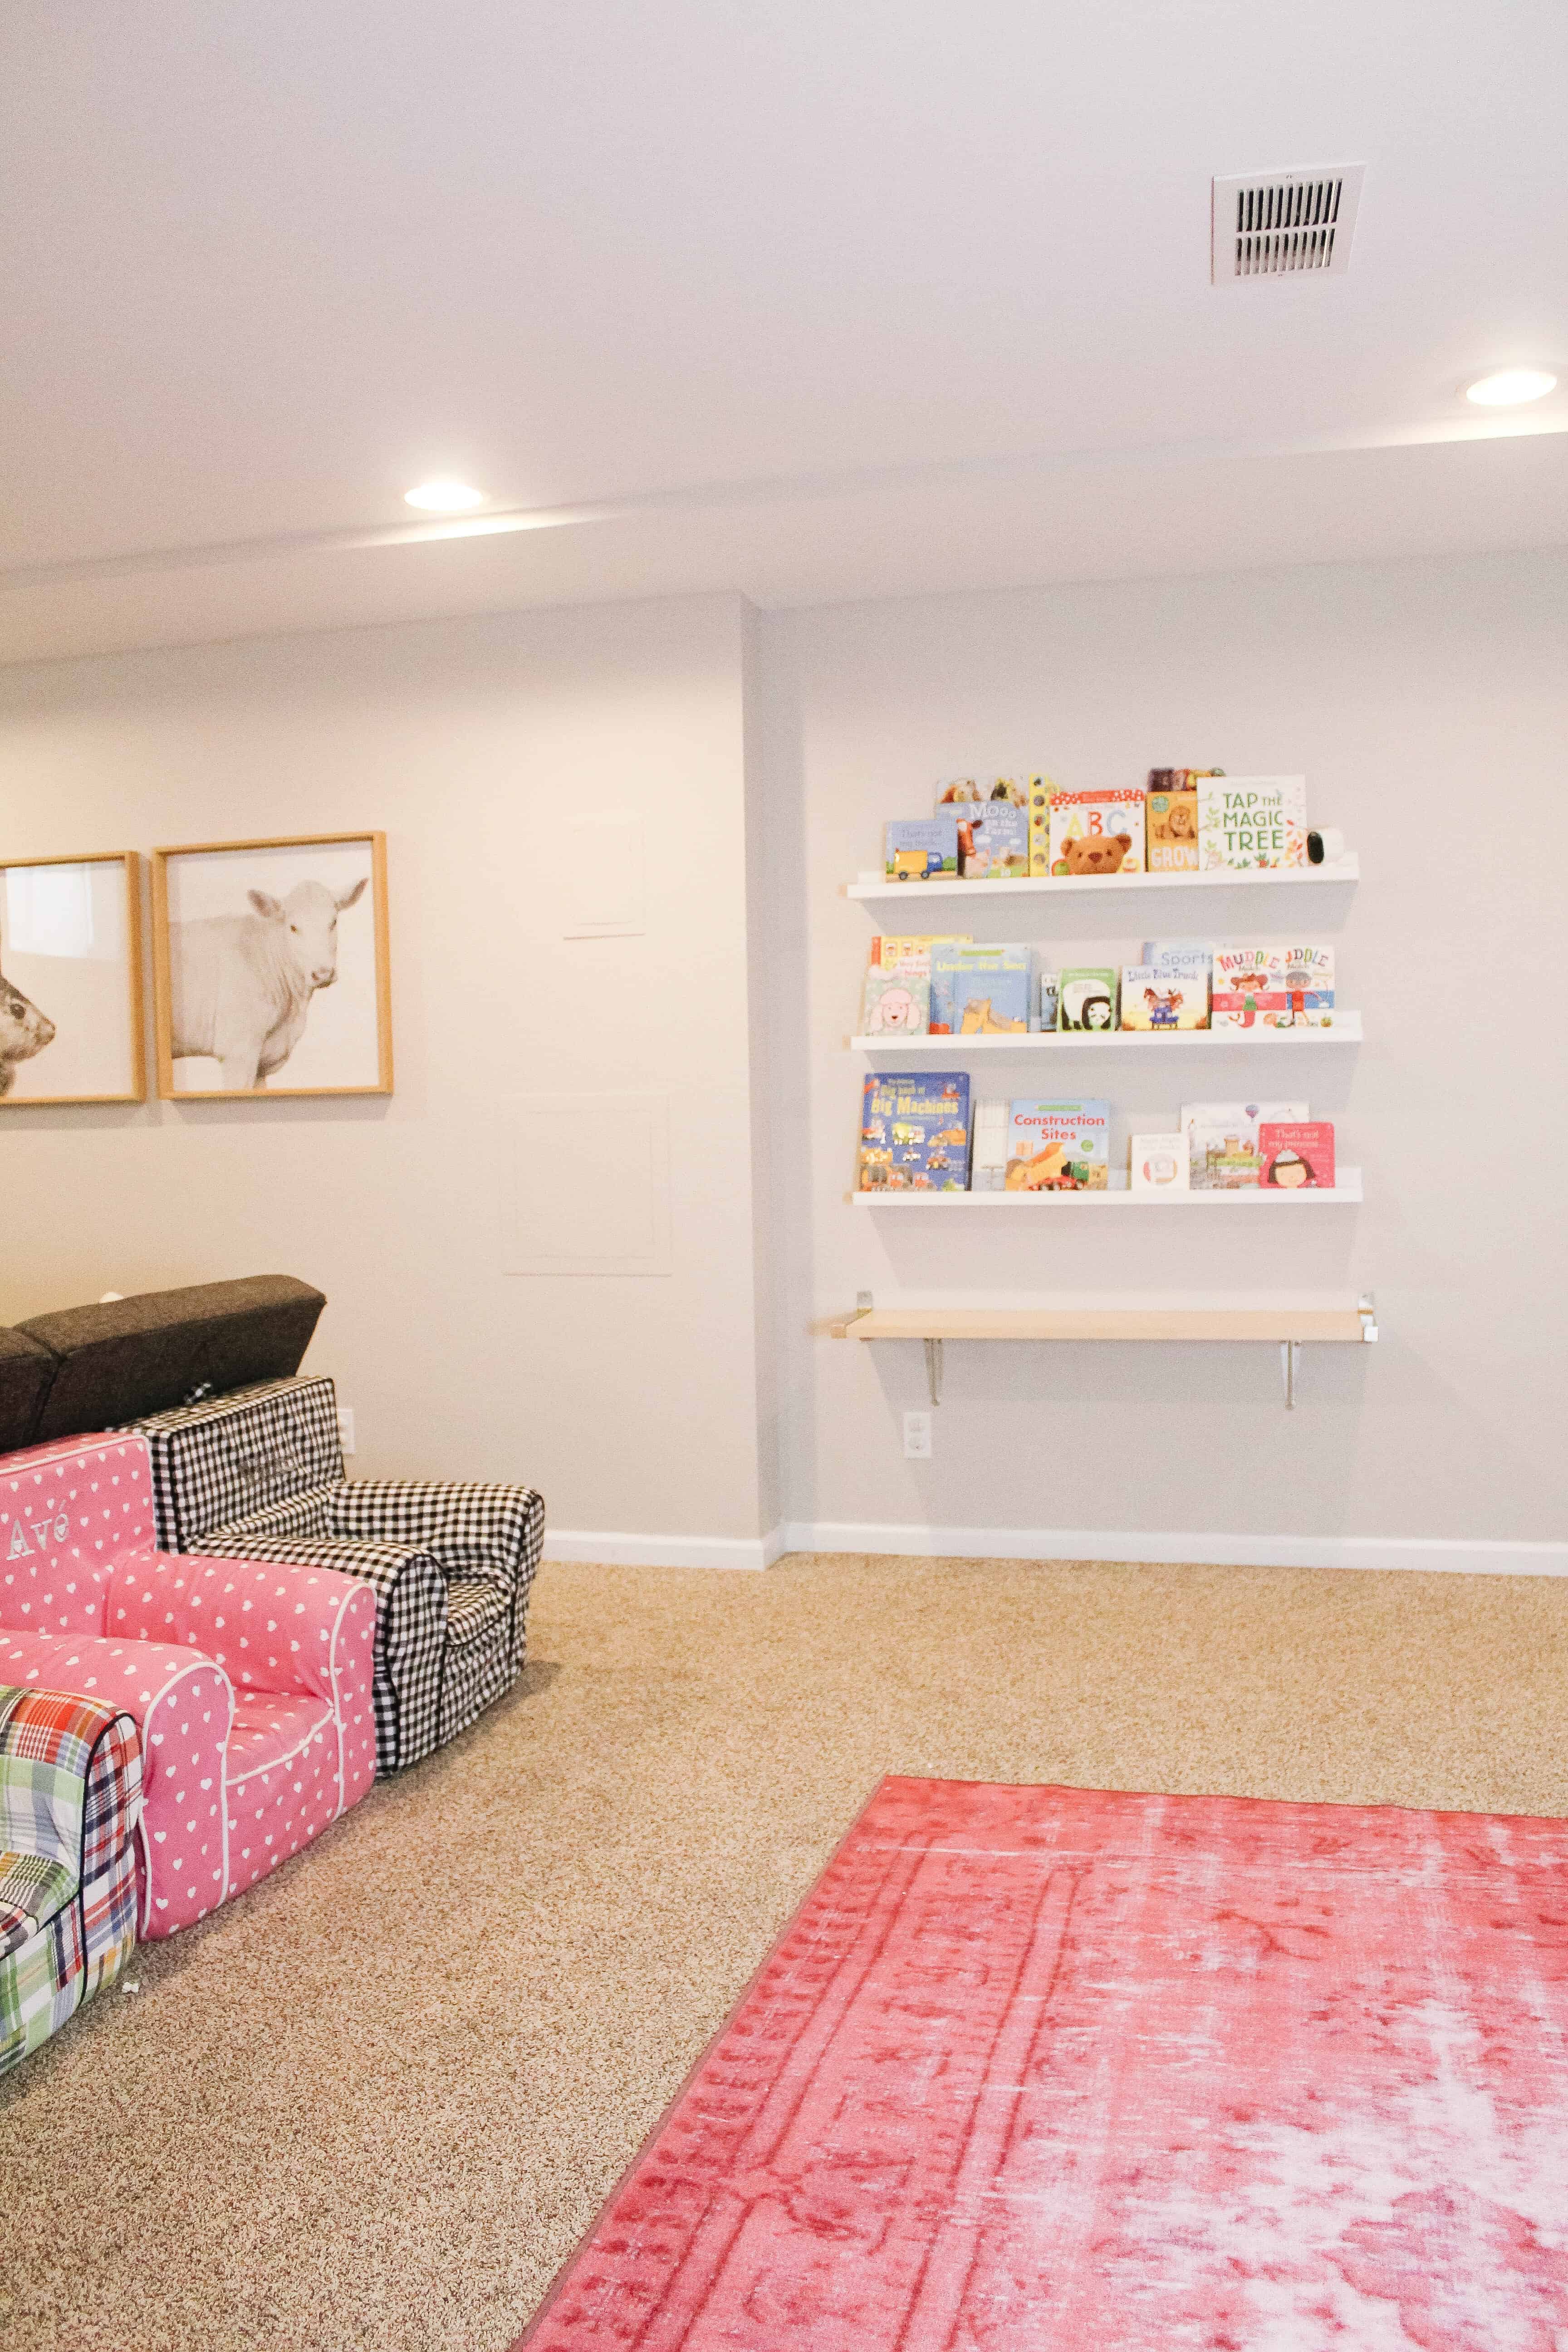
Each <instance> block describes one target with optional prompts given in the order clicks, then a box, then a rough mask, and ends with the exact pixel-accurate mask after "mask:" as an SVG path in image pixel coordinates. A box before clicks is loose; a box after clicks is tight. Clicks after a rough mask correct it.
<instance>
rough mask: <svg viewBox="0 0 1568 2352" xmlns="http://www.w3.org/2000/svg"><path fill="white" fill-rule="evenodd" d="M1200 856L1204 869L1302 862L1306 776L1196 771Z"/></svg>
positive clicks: (1238, 869) (1244, 870) (1243, 869)
mask: <svg viewBox="0 0 1568 2352" xmlns="http://www.w3.org/2000/svg"><path fill="white" fill-rule="evenodd" d="M1198 862H1199V865H1200V866H1201V867H1202V869H1203V870H1204V871H1205V873H1209V872H1214V871H1217V870H1218V869H1219V868H1221V867H1223V866H1229V867H1230V868H1232V869H1233V870H1234V871H1235V872H1237V873H1238V874H1239V873H1249V872H1251V871H1253V870H1254V869H1255V868H1257V867H1258V866H1305V864H1306V862H1307V779H1306V778H1305V776H1200V777H1199V779H1198Z"/></svg>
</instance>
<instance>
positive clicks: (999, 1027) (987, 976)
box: [931, 940, 1034, 1037]
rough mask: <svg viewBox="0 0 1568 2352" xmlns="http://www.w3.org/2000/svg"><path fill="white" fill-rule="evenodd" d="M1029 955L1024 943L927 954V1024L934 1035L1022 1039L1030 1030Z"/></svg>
mask: <svg viewBox="0 0 1568 2352" xmlns="http://www.w3.org/2000/svg"><path fill="white" fill-rule="evenodd" d="M1033 961H1034V959H1033V951H1032V950H1031V949H1030V948H1029V946H1028V944H1027V942H1026V941H1025V942H1022V943H1019V942H1006V941H998V942H992V941H988V940H986V941H981V942H980V943H979V944H966V945H963V946H955V945H952V944H950V943H948V942H945V941H944V942H943V943H942V945H941V946H939V947H935V948H933V949H932V950H931V1034H932V1035H933V1036H937V1037H1005V1036H1020V1037H1021V1036H1022V1035H1023V1034H1025V1032H1026V1030H1027V1028H1028V1026H1029V981H1030V974H1031V970H1032V966H1033Z"/></svg>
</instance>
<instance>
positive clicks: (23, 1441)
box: [0, 1328, 55, 1454]
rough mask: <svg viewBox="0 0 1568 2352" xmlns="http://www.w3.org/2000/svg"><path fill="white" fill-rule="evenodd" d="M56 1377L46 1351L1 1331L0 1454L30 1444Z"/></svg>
mask: <svg viewBox="0 0 1568 2352" xmlns="http://www.w3.org/2000/svg"><path fill="white" fill-rule="evenodd" d="M54 1376H55V1360H54V1358H53V1357H52V1356H51V1355H50V1353H49V1351H48V1349H47V1348H45V1347H41V1346H40V1345H39V1343H38V1341H37V1339H29V1338H28V1336H27V1334H26V1332H25V1331H8V1330H5V1329H3V1328H0V1454H16V1453H17V1452H18V1451H19V1450H20V1449H21V1447H23V1446H24V1445H30V1444H32V1442H33V1432H34V1430H35V1428H36V1427H37V1420H38V1409H39V1407H40V1406H41V1404H42V1403H43V1401H44V1398H45V1395H46V1393H47V1390H48V1386H49V1382H50V1381H52V1380H53V1379H54Z"/></svg>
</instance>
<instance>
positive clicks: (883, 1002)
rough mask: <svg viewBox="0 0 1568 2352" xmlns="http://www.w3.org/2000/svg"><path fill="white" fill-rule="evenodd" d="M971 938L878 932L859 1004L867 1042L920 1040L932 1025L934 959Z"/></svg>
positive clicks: (955, 934) (964, 934)
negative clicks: (902, 1038) (934, 955)
mask: <svg viewBox="0 0 1568 2352" xmlns="http://www.w3.org/2000/svg"><path fill="white" fill-rule="evenodd" d="M967 938H968V934H967V932H953V933H951V934H949V933H945V932H921V933H918V934H907V933H904V934H892V933H887V932H879V933H878V935H877V937H876V938H875V939H874V940H872V941H871V955H870V961H869V962H868V964H867V966H866V981H865V986H864V989H863V991H862V994H861V1000H860V1026H861V1029H862V1031H863V1032H864V1033H865V1034H867V1035H868V1036H872V1037H876V1036H894V1035H897V1036H906V1037H908V1036H915V1037H918V1036H921V1035H922V1034H924V1032H925V1031H926V1029H927V1028H928V1027H929V1026H930V1023H931V950H933V948H937V947H952V946H953V945H955V944H957V943H959V942H960V941H962V940H967Z"/></svg>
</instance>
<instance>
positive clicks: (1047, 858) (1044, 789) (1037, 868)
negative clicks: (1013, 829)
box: [1029, 776, 1056, 882]
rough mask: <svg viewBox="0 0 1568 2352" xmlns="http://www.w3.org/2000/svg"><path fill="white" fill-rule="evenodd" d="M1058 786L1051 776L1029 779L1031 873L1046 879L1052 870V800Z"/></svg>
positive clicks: (1039, 878) (1039, 879)
mask: <svg viewBox="0 0 1568 2352" xmlns="http://www.w3.org/2000/svg"><path fill="white" fill-rule="evenodd" d="M1055 792H1056V786H1055V785H1054V784H1053V783H1052V782H1051V780H1050V778H1049V776H1031V777H1030V779H1029V873H1030V876H1031V877H1033V878H1034V879H1036V880H1037V881H1042V882H1043V881H1044V880H1045V878H1046V877H1047V875H1048V874H1049V872H1050V870H1051V801H1052V797H1053V795H1054V794H1055Z"/></svg>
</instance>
